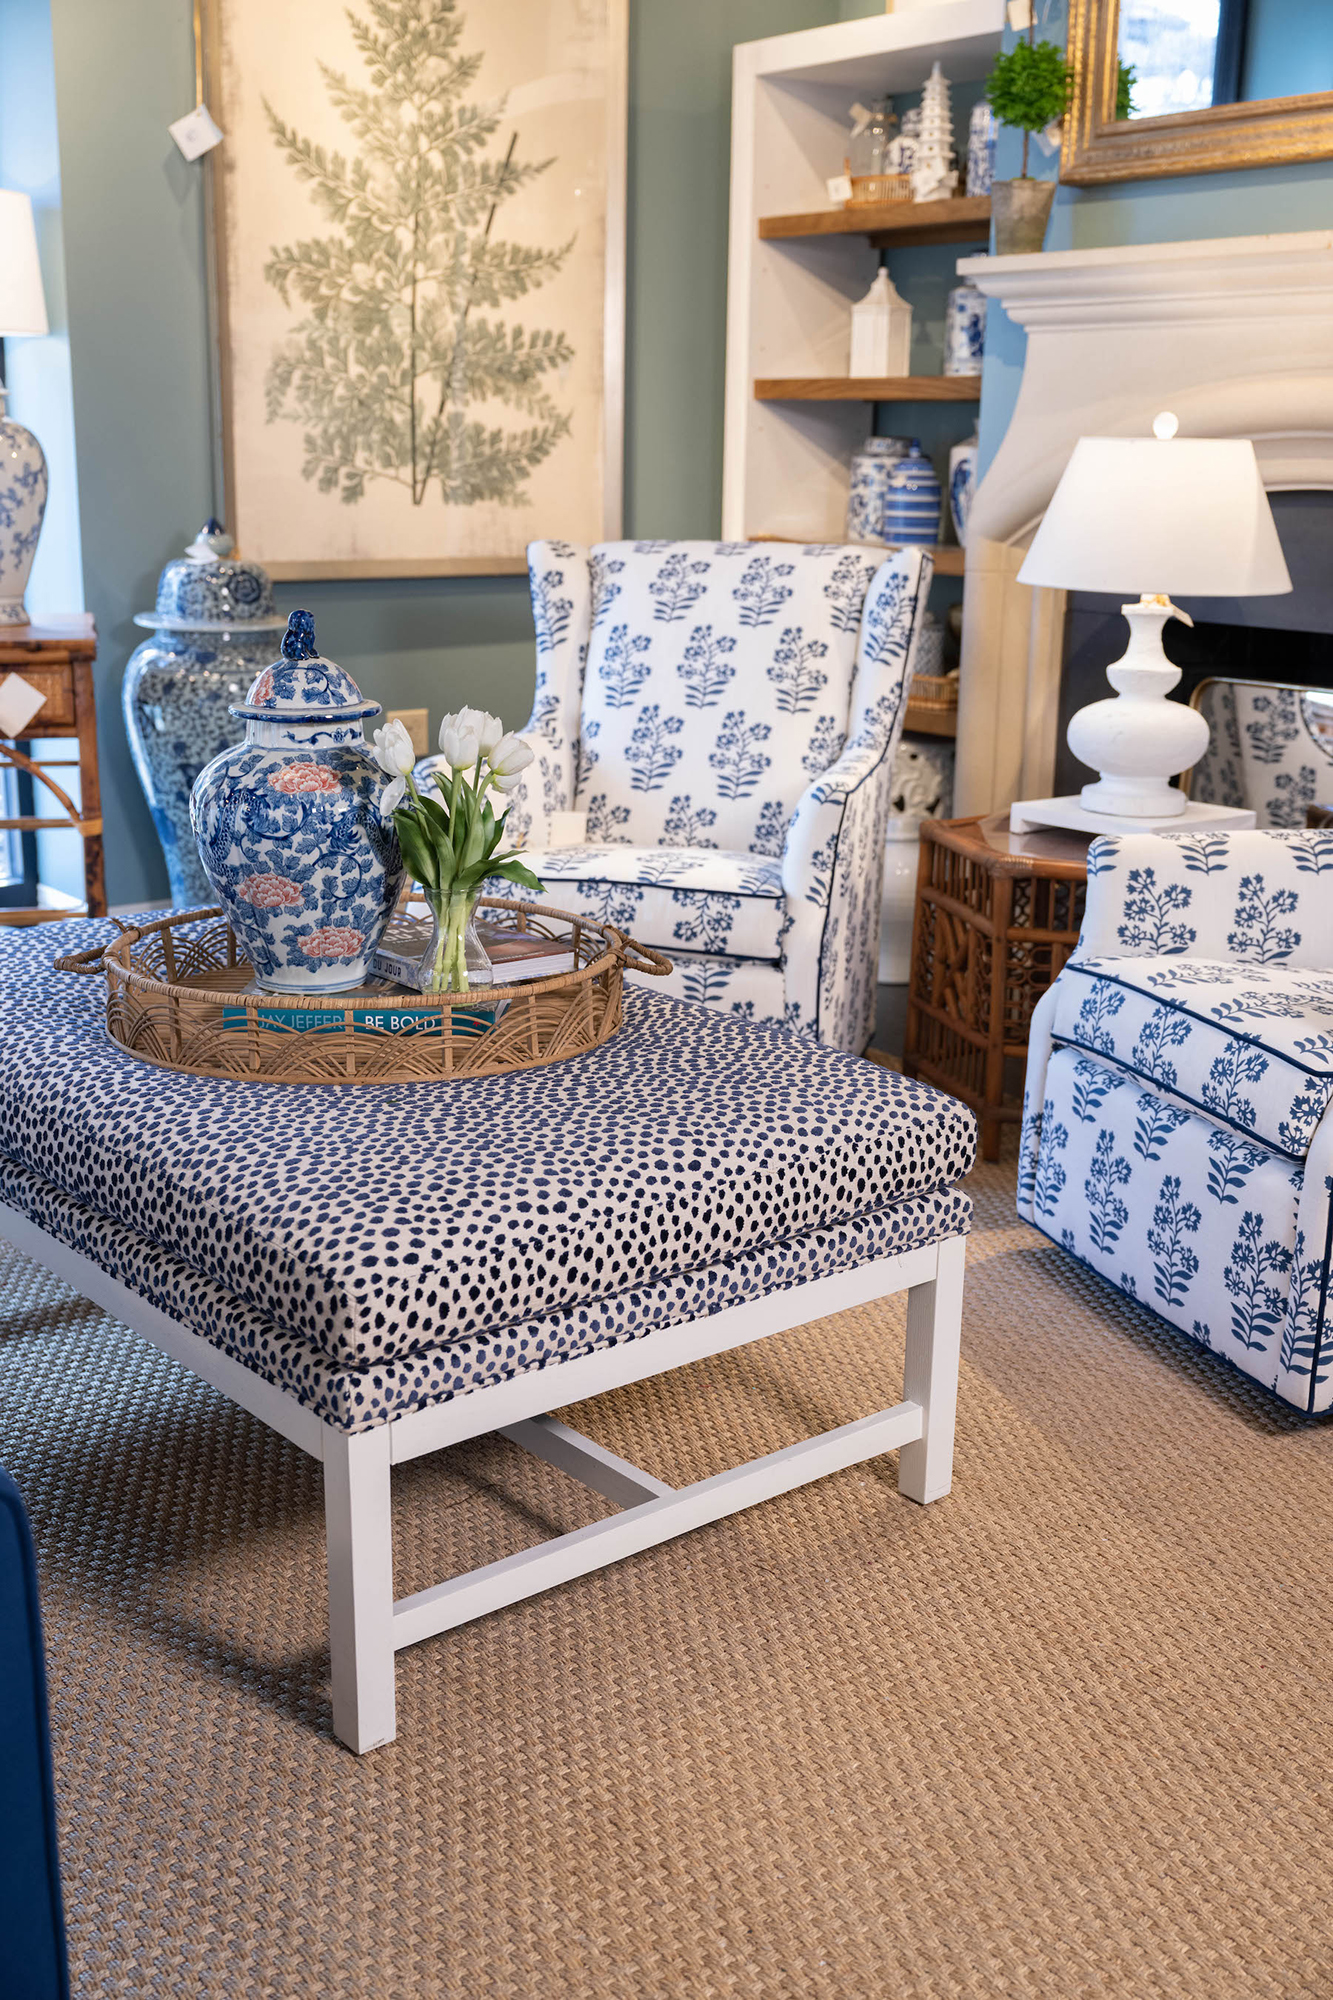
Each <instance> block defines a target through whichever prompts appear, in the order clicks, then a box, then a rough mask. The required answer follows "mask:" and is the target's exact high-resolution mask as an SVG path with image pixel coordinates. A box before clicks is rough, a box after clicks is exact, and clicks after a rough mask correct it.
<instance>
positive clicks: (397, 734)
mask: <svg viewBox="0 0 1333 2000" xmlns="http://www.w3.org/2000/svg"><path fill="white" fill-rule="evenodd" d="M375 757H376V761H377V762H378V764H379V767H380V769H381V771H387V772H388V774H389V776H390V777H391V778H400V777H401V778H405V777H406V776H407V774H408V772H409V771H410V770H411V769H412V766H413V765H414V764H415V763H416V761H417V753H416V751H415V750H414V749H413V747H412V738H411V737H410V735H409V734H408V731H407V725H406V724H405V723H402V722H400V721H399V720H398V718H397V717H396V716H395V717H394V719H393V721H392V722H386V723H385V725H384V727H383V729H377V730H376V731H375Z"/></svg>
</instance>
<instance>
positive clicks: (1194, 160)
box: [1060, 0, 1333, 187]
mask: <svg viewBox="0 0 1333 2000" xmlns="http://www.w3.org/2000/svg"><path fill="white" fill-rule="evenodd" d="M1119 13H1120V9H1119V0H1070V7H1069V42H1068V48H1069V60H1070V64H1071V66H1072V68H1073V72H1074V87H1073V94H1072V96H1071V98H1070V103H1069V109H1068V111H1067V113H1066V114H1065V121H1064V143H1063V146H1062V148H1061V157H1060V177H1061V179H1062V180H1065V181H1068V182H1070V183H1072V185H1073V186H1075V187H1095V186H1097V185H1098V184H1099V183H1101V182H1104V181H1131V180H1133V181H1137V180H1155V179H1158V178H1161V177H1164V176H1167V175H1171V174H1208V173H1221V172H1223V171H1225V170H1226V169H1227V168H1229V167H1275V166H1281V165H1284V164H1286V163H1288V162H1291V161H1297V160H1329V159H1333V91H1327V90H1321V91H1315V92H1312V93H1311V94H1310V95H1309V96H1308V97H1268V98H1260V99H1258V100H1256V101H1255V102H1253V103H1248V104H1218V105H1213V106H1211V107H1210V108H1209V109H1208V110H1206V111H1182V112H1177V113H1175V114H1174V115H1173V116H1171V117H1168V118H1134V119H1126V118H1121V119H1117V118H1116V117H1115V115H1114V114H1115V98H1116V75H1117V71H1116V51H1117V44H1118V35H1117V28H1118V25H1119Z"/></svg>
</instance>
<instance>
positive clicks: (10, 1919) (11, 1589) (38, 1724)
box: [0, 1471, 69, 2000]
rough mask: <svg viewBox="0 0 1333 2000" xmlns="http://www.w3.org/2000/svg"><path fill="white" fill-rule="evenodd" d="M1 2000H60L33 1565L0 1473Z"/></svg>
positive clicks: (16, 1499) (63, 1968)
mask: <svg viewBox="0 0 1333 2000" xmlns="http://www.w3.org/2000/svg"><path fill="white" fill-rule="evenodd" d="M0 1994H3V1995H4V2000H68V1994H69V1969H68V1965H67V1962H66V1956H65V1921H64V1912H63V1906H62V1902H61V1895H60V1861H59V1855H58V1852H57V1847H56V1802H55V1788H54V1784H53V1782H52V1777H51V1741H50V1734H49V1731H48V1727H47V1716H46V1667H45V1662H44V1659H43V1654H42V1620H41V1612H40V1609H39V1607H38V1602H37V1564H36V1560H35V1558H34V1555H33V1547H32V1534H31V1531H30V1530H29V1527H28V1517H27V1514H26V1513H25V1512H24V1507H23V1500H22V1497H21V1496H20V1494H19V1490H18V1488H17V1486H15V1484H14V1482H13V1480H12V1479H11V1478H10V1477H9V1474H8V1473H7V1472H3V1471H0Z"/></svg>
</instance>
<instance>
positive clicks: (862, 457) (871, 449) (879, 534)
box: [847, 437, 910, 542]
mask: <svg viewBox="0 0 1333 2000" xmlns="http://www.w3.org/2000/svg"><path fill="white" fill-rule="evenodd" d="M909 445H910V439H908V438H899V437H869V438H867V439H866V441H865V443H864V444H863V445H862V447H861V449H860V451H858V452H857V453H856V454H855V455H854V457H853V459H852V474H851V479H850V481H849V482H848V487H847V539H848V541H849V542H882V541H883V540H884V502H885V499H886V498H887V495H888V490H889V468H890V466H891V465H892V464H893V461H894V460H895V459H896V458H903V457H905V456H906V453H907V451H908V448H909Z"/></svg>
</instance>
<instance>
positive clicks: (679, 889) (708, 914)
mask: <svg viewBox="0 0 1333 2000" xmlns="http://www.w3.org/2000/svg"><path fill="white" fill-rule="evenodd" d="M528 561H529V572H530V577H531V584H532V604H533V612H534V616H535V620H536V627H537V693H536V700H535V703H534V707H533V712H532V716H531V719H530V720H529V722H528V723H527V725H526V727H525V730H524V731H523V734H525V735H526V736H527V738H528V740H529V742H530V743H531V744H532V747H533V748H534V750H535V751H536V752H537V758H536V762H535V763H534V764H533V765H532V766H531V767H530V769H529V770H528V772H526V773H525V783H524V785H523V786H522V787H521V788H520V789H519V790H518V791H516V792H515V793H514V795H513V798H514V807H513V814H512V818H511V822H510V825H511V828H512V831H513V833H514V835H515V836H516V837H518V838H521V839H522V840H523V841H524V844H525V847H526V848H527V850H529V851H528V852H526V853H525V855H524V859H525V861H527V862H528V864H529V865H530V866H531V867H532V868H533V869H534V870H535V871H536V873H537V874H539V875H540V876H541V877H542V879H543V881H544V882H545V883H546V886H547V894H548V896H549V898H550V900H551V902H553V903H554V904H556V905H557V906H558V907H561V908H564V909H570V910H577V911H583V912H586V913H587V914H588V915H590V916H593V917H597V918H601V919H603V920H605V921H608V922H611V923H615V924H618V925H620V926H621V927H623V928H624V929H625V930H627V931H630V932H631V933H632V934H633V935H634V936H635V937H637V938H638V939H639V940H640V941H641V942H642V943H644V944H650V945H655V946H657V947H659V948H660V949H661V950H662V951H664V952H666V953H667V955H668V956H669V957H670V958H671V959H672V961H673V963H674V968H675V969H674V972H673V974H672V978H671V980H670V982H668V986H669V990H672V991H675V992H677V993H679V994H681V995H683V996H685V997H687V998H693V999H697V1000H703V1001H707V1002H711V1003H712V1004H714V1005H717V1006H720V1007H724V1008H728V1009H730V1010H732V1011H734V1012H737V1013H740V1014H744V1015H745V1016H747V1017H748V1018H750V1019H752V1020H755V1021H764V1022H775V1023H779V1024H783V1025H786V1026H788V1027H791V1028H795V1029H797V1030H798V1031H800V1032H803V1033H805V1034H808V1035H810V1036H812V1037H813V1038H815V1039H816V1040H818V1041H820V1042H822V1043H825V1044H827V1045H830V1046H832V1047H835V1048H844V1049H854V1050H860V1049H863V1048H864V1047H865V1046H866V1043H867V1041H868V1040H869V1038H870V1034H871V1031H872V1029H873V1026H874V1018H875V973H876V962H877V957H878V951H879V927H880V892H881V880H882V873H883V862H884V836H885V823H886V821H887V818H888V814H889V779H890V772H891V766H892V762H893V754H894V750H895V748H896V746H897V742H898V738H899V736H900V734H901V731H902V724H903V715H904V712H905V709H906V694H907V686H908V681H909V679H910V675H911V666H912V654H913V651H914V649H915V645H916V640H917V637H918V634H919V631H920V624H921V614H922V612H923V610H924V608H925V598H926V592H927V590H928V587H929V582H930V571H931V560H930V556H929V554H928V553H926V552H925V551H923V550H920V549H912V550H904V551H902V552H901V553H899V554H896V555H894V556H891V557H888V558H887V559H884V558H882V557H881V556H880V554H879V552H878V551H875V550H871V549H866V548H859V547H841V546H838V545H836V544H835V545H832V546H827V547H826V546H819V547H800V546H785V545H780V544H773V543H750V542H647V541H644V542H605V543H602V544H600V545H598V546H596V547H594V548H576V547H573V546H572V545H571V544H570V543H568V542H549V541H548V542H535V543H533V544H532V546H531V548H530V549H529V551H528ZM571 810H574V811H580V812H586V813H587V815H588V825H587V843H588V844H587V845H586V846H582V847H554V848H552V847H549V846H548V844H547V824H548V815H550V814H551V813H555V812H566V811H571ZM501 893H508V892H503V891H502V892H501Z"/></svg>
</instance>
